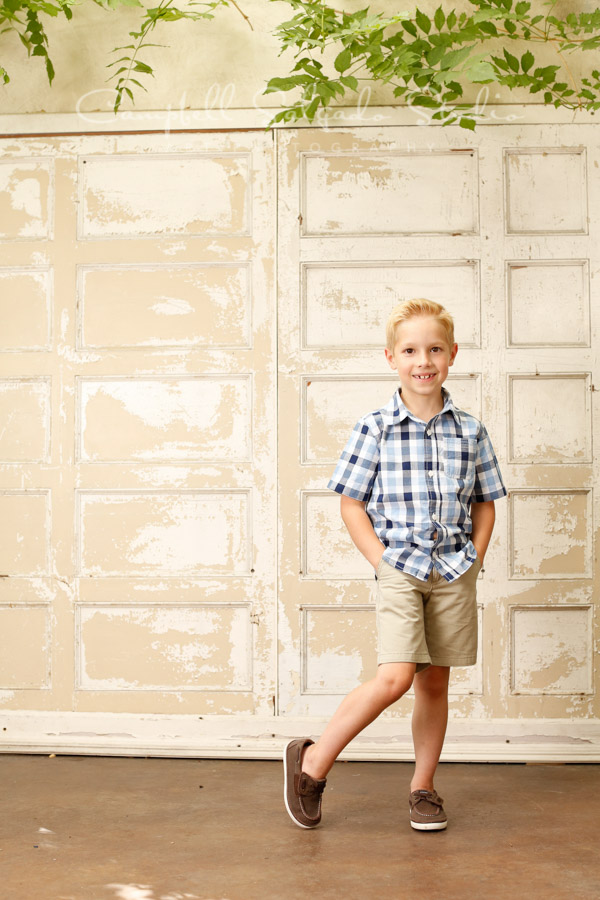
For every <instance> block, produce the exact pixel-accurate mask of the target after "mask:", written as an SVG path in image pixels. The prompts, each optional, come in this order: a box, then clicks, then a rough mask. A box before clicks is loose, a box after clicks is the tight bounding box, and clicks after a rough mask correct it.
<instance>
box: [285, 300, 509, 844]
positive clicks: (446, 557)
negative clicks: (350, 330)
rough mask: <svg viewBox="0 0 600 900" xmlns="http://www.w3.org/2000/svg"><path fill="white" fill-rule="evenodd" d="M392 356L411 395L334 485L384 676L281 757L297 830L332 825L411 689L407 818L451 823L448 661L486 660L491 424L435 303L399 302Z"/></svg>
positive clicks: (370, 433) (378, 417)
mask: <svg viewBox="0 0 600 900" xmlns="http://www.w3.org/2000/svg"><path fill="white" fill-rule="evenodd" d="M386 342H387V346H386V348H385V356H386V359H387V361H388V363H389V365H390V367H391V368H392V369H394V370H396V371H397V372H398V376H399V378H400V388H399V390H397V391H396V393H395V394H394V396H393V397H392V399H391V401H390V402H389V403H388V404H387V406H384V407H383V408H382V409H380V410H378V411H377V412H374V413H371V414H369V415H366V416H363V417H362V418H361V419H360V420H359V422H358V423H357V425H356V426H355V428H354V431H353V433H352V435H351V437H350V439H349V441H348V443H347V444H346V447H345V449H344V451H343V452H342V455H341V457H340V459H339V461H338V464H337V466H336V469H335V472H334V474H333V476H332V478H331V480H330V482H329V484H328V487H329V488H330V489H331V490H334V491H336V492H337V493H339V494H341V514H342V518H343V520H344V523H345V525H346V527H347V528H348V531H349V533H350V536H351V538H352V540H353V541H354V543H355V544H356V546H357V547H358V549H359V550H360V551H361V553H362V554H363V555H364V556H365V557H366V558H367V559H368V561H369V562H370V563H371V565H372V566H373V568H374V569H375V572H376V574H375V578H376V579H377V582H378V596H377V604H376V609H377V643H378V647H377V649H378V657H377V662H378V666H377V673H376V675H375V678H373V679H372V680H371V681H368V682H366V683H365V684H362V685H359V687H357V688H355V689H354V690H353V691H351V693H350V694H348V696H347V697H346V698H345V699H344V700H343V701H342V703H341V705H340V706H339V708H338V709H337V711H336V712H335V714H334V716H333V717H332V719H331V721H330V722H329V724H328V725H327V727H326V729H325V731H324V732H323V734H322V735H321V737H320V738H319V740H318V741H317V742H316V743H315V742H313V741H312V740H310V739H309V738H300V739H295V740H292V741H290V742H289V743H288V745H287V747H286V748H285V753H284V799H285V804H286V808H287V811H288V813H289V814H290V816H291V818H292V820H293V821H294V822H295V824H296V825H299V826H300V827H302V828H314V827H315V826H316V825H318V824H319V822H320V821H321V797H322V793H323V789H324V787H325V784H326V776H327V773H328V772H329V770H330V769H331V767H332V765H333V763H334V761H335V759H336V757H337V756H338V754H339V753H340V751H341V750H342V749H343V748H344V747H345V746H346V744H348V743H349V742H350V741H351V740H352V738H354V737H355V736H356V735H357V734H358V733H359V732H360V731H362V729H363V728H365V727H366V726H367V725H368V724H369V723H371V722H373V721H374V720H375V719H376V718H377V716H379V714H380V713H381V712H383V710H384V709H386V707H388V706H389V705H390V704H391V703H394V702H395V701H396V700H399V699H400V697H402V696H403V695H404V694H405V693H406V691H407V690H408V689H409V688H410V687H411V685H413V684H414V693H415V702H414V710H413V717H412V733H413V742H414V748H415V771H414V775H413V779H412V783H411V786H410V796H409V814H410V824H411V826H412V827H413V828H415V829H417V830H421V831H438V830H440V829H443V828H446V825H447V817H446V813H445V812H444V807H443V801H442V798H441V797H440V796H439V795H438V794H437V793H436V791H435V789H434V786H433V778H434V774H435V770H436V768H437V764H438V761H439V757H440V753H441V751H442V745H443V742H444V736H445V733H446V724H447V719H448V679H449V674H450V666H471V665H473V664H474V663H475V661H476V655H477V605H476V579H477V575H478V573H479V571H480V569H481V567H482V564H483V559H484V556H485V552H486V550H487V546H488V543H489V541H490V537H491V534H492V529H493V527H494V518H495V513H494V500H496V499H497V498H499V497H503V496H504V495H505V494H506V489H505V487H504V484H503V482H502V476H501V474H500V470H499V468H498V463H497V461H496V457H495V455H494V450H493V447H492V444H491V441H490V439H489V437H488V434H487V431H486V429H485V427H484V426H483V425H482V423H481V422H479V421H478V420H477V419H476V418H475V417H474V416H471V415H469V414H468V413H465V412H463V411H462V410H459V409H456V408H455V407H454V405H453V403H452V400H451V398H450V394H449V393H448V391H447V390H446V389H445V388H443V384H444V381H445V380H446V378H447V376H448V368H449V367H450V366H451V365H453V363H454V360H455V358H456V354H457V351H458V347H457V345H456V344H455V342H454V323H453V321H452V317H451V316H450V315H449V313H448V312H447V311H446V310H445V309H444V307H443V306H440V304H439V303H435V302H433V301H430V300H424V299H415V300H408V301H406V302H405V303H401V304H400V305H399V306H397V307H396V308H395V309H394V310H393V311H392V314H391V316H390V318H389V321H388V323H387V328H386Z"/></svg>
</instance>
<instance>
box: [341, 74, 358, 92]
mask: <svg viewBox="0 0 600 900" xmlns="http://www.w3.org/2000/svg"><path fill="white" fill-rule="evenodd" d="M340 81H341V82H342V84H345V85H346V87H348V88H350V89H351V90H353V91H356V90H358V81H357V80H356V78H355V77H354V75H342V77H341V78H340Z"/></svg>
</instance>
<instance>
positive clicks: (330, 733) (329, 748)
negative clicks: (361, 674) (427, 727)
mask: <svg viewBox="0 0 600 900" xmlns="http://www.w3.org/2000/svg"><path fill="white" fill-rule="evenodd" d="M415 671H416V664H415V663H382V664H381V665H379V666H378V667H377V674H376V676H375V678H372V679H371V680H370V681H367V682H365V684H361V685H359V686H358V687H357V688H354V690H353V691H351V692H350V693H349V694H348V696H347V697H345V698H344V700H342V702H341V704H340V705H339V707H338V708H337V710H336V711H335V713H334V714H333V716H332V718H331V720H330V721H329V724H328V725H327V727H326V729H325V731H324V732H323V734H322V735H321V737H320V738H319V740H318V741H317V742H316V743H315V744H311V745H310V746H309V747H307V748H306V750H305V751H304V756H303V758H302V770H303V771H304V772H306V773H307V774H308V775H311V776H312V777H313V778H325V777H326V775H327V773H328V772H329V770H330V769H331V767H332V765H333V764H334V762H335V760H336V758H337V757H338V755H339V754H340V752H341V751H342V750H343V749H344V747H345V746H346V744H349V743H350V741H351V740H352V738H354V737H356V735H357V734H359V733H360V732H361V731H362V730H363V728H366V727H367V725H369V724H370V723H371V722H373V721H375V719H376V718H377V716H378V715H380V713H382V712H383V710H384V709H386V708H387V707H388V706H389V705H390V704H391V703H394V701H396V700H399V699H400V697H402V696H403V694H405V693H406V691H407V690H408V689H409V688H410V686H411V684H412V681H413V678H414V675H415Z"/></svg>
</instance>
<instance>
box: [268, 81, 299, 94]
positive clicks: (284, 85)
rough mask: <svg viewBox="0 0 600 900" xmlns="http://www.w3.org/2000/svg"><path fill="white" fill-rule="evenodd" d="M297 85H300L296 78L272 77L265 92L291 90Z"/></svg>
mask: <svg viewBox="0 0 600 900" xmlns="http://www.w3.org/2000/svg"><path fill="white" fill-rule="evenodd" d="M295 87H298V83H297V81H296V80H295V79H294V78H270V79H269V81H268V82H267V87H266V90H265V91H264V93H265V94H272V93H274V92H275V91H291V90H292V89H293V88H295Z"/></svg>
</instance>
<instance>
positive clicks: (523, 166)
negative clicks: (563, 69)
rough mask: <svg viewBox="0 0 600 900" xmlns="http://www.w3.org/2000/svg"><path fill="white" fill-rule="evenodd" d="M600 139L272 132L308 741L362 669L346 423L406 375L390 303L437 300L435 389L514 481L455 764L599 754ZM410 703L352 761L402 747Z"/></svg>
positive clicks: (366, 662)
mask: <svg viewBox="0 0 600 900" xmlns="http://www.w3.org/2000/svg"><path fill="white" fill-rule="evenodd" d="M596 132H597V129H596V130H594V129H593V128H592V126H566V125H565V126H555V127H549V126H518V127H517V126H494V127H480V128H478V129H477V133H476V134H471V133H467V132H465V131H464V130H461V129H460V128H454V127H452V128H436V127H429V128H424V127H423V128H418V127H383V128H375V127H363V128H353V129H350V128H348V129H338V130H335V131H329V130H315V129H305V130H296V131H285V132H282V133H280V135H279V169H280V171H279V184H280V192H279V244H280V247H281V248H282V249H283V252H282V253H281V255H280V276H279V284H280V298H279V321H280V328H279V410H280V413H279V415H280V419H279V433H280V498H281V499H280V510H281V529H282V530H281V548H282V558H281V569H280V588H281V591H280V620H279V630H280V644H281V648H282V650H281V654H280V679H279V680H280V692H281V693H280V713H281V715H282V716H290V717H298V716H300V717H318V720H317V721H314V720H309V721H313V728H314V729H315V730H316V731H318V730H319V728H320V727H322V722H323V721H324V717H326V716H329V715H330V714H331V713H332V712H333V710H334V709H335V708H336V707H337V705H338V704H339V702H340V700H341V698H342V696H343V695H344V694H345V693H347V692H348V691H349V690H350V689H352V688H353V687H354V686H355V685H357V684H358V683H359V682H361V681H364V680H366V679H367V678H370V677H372V676H373V674H374V671H375V667H376V658H375V616H374V601H375V581H374V578H373V572H372V570H371V567H370V566H369V565H368V564H367V563H366V562H365V561H364V560H363V558H362V557H361V556H360V554H359V553H358V551H356V550H355V548H354V547H353V545H352V543H351V541H350V539H349V537H348V535H347V533H346V531H345V528H344V526H343V524H342V521H341V518H340V514H339V497H338V496H337V495H335V494H333V493H332V492H330V491H327V489H326V485H327V481H328V479H329V477H330V475H331V473H332V471H333V468H334V465H335V461H336V459H337V457H338V455H339V453H340V451H341V449H342V447H343V446H344V443H345V441H346V439H347V437H348V435H349V433H350V430H351V429H352V427H353V425H354V423H355V422H356V420H357V419H358V417H359V416H360V415H362V414H363V413H366V412H369V411H371V410H374V409H376V408H378V407H379V406H381V405H383V404H384V403H386V402H387V401H388V399H389V398H390V397H391V394H392V392H393V391H394V389H395V386H396V384H397V381H396V378H395V377H394V376H393V375H392V373H391V372H390V370H389V367H388V366H387V363H386V361H385V359H384V355H383V343H384V327H385V322H386V320H387V316H388V314H389V312H390V310H391V308H392V307H393V306H394V305H395V303H397V302H399V301H400V300H403V299H409V298H411V297H429V298H432V299H435V300H438V301H440V302H442V303H443V304H444V305H445V306H447V307H448V309H449V310H450V312H451V313H452V314H453V316H454V318H455V322H456V331H457V340H458V343H459V347H460V350H459V354H458V357H457V360H456V363H455V365H454V367H453V369H452V374H451V376H450V378H449V380H448V387H449V389H450V391H451V394H452V396H453V397H454V399H455V401H456V402H457V403H458V405H459V406H461V407H463V408H464V409H466V410H468V411H470V412H472V413H474V414H475V415H476V416H478V417H481V418H482V419H483V421H484V422H485V423H486V425H487V427H488V430H489V432H490V434H491V436H492V440H493V443H494V446H495V448H496V452H497V455H498V457H499V461H500V465H501V469H502V472H503V475H504V479H505V482H506V485H507V488H508V490H509V498H508V500H506V499H505V500H501V501H498V502H497V504H496V507H497V522H496V528H495V531H494V536H493V539H492V543H491V546H490V550H489V553H488V557H487V558H486V562H485V572H484V573H483V574H482V575H481V576H480V579H479V595H478V600H479V617H480V651H479V658H478V663H477V665H476V666H474V667H471V668H463V669H455V670H453V676H452V682H451V688H450V693H451V709H452V713H451V715H452V721H451V724H450V728H449V736H448V740H447V744H446V758H482V759H486V758H523V757H525V758H526V757H528V756H529V757H530V758H547V757H550V756H552V755H553V754H554V755H556V756H557V757H558V756H561V754H562V755H563V757H562V758H564V756H565V755H566V756H567V757H568V756H569V754H571V755H572V758H585V754H586V753H587V752H590V753H591V754H597V753H598V746H597V737H598V733H599V729H598V724H599V723H598V714H599V706H598V698H597V696H596V693H595V689H594V672H593V666H594V656H593V649H594V645H595V634H596V636H597V632H594V615H593V613H594V607H595V604H596V603H597V589H596V588H595V585H594V578H593V576H594V560H595V553H596V552H597V548H595V545H594V540H595V532H594V526H593V521H594V501H593V490H594V488H596V487H597V484H598V481H597V475H598V469H597V465H598V464H597V462H596V461H595V460H594V459H593V456H592V436H593V433H594V431H596V433H597V428H598V410H597V409H594V407H595V406H596V403H595V400H594V398H595V396H596V394H595V393H594V387H593V380H594V370H595V366H596V365H597V347H598V337H597V336H598V312H597V310H598V309H599V307H600V295H599V294H598V290H599V285H598V275H599V273H600V256H599V249H598V248H599V246H600V174H599V173H600V168H599V166H600V153H599V150H598V142H597V133H596ZM594 278H595V279H596V281H594ZM596 377H597V376H596ZM596 640H597V637H596ZM411 703H412V699H411V697H410V696H408V697H406V698H404V699H403V700H402V701H401V702H400V703H398V704H396V705H395V706H394V707H393V708H392V709H391V710H390V711H389V712H388V713H386V714H385V715H384V716H383V718H382V719H381V720H379V721H378V722H377V723H375V724H374V725H373V726H371V727H370V728H369V729H368V730H367V731H366V732H365V733H364V734H363V736H361V737H360V738H359V739H357V740H356V741H355V742H354V743H353V744H352V745H351V748H350V750H349V753H348V755H352V754H354V755H358V756H360V755H365V754H369V755H372V756H385V755H391V756H395V757H399V756H407V757H408V756H410V755H411V752H412V751H411V741H410V729H409V722H408V718H407V713H408V712H409V711H410V707H411ZM590 741H591V742H592V743H593V742H594V741H596V744H595V746H594V747H592V745H591V744H590ZM577 744H579V747H577V746H576V745H577ZM590 748H591V749H590Z"/></svg>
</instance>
